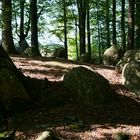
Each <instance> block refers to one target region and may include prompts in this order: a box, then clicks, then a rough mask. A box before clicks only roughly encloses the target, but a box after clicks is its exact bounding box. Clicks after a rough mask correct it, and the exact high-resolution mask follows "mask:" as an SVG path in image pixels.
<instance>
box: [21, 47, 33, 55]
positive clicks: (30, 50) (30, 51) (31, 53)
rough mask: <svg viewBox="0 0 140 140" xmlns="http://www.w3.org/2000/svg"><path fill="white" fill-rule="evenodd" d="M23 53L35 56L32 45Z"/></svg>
mask: <svg viewBox="0 0 140 140" xmlns="http://www.w3.org/2000/svg"><path fill="white" fill-rule="evenodd" d="M23 54H25V55H27V56H29V57H33V51H32V47H28V48H27V49H25V50H24V53H23Z"/></svg>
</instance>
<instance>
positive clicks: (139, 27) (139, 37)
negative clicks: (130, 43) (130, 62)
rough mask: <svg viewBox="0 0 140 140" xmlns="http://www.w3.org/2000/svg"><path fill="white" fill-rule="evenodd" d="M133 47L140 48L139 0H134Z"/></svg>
mask: <svg viewBox="0 0 140 140" xmlns="http://www.w3.org/2000/svg"><path fill="white" fill-rule="evenodd" d="M135 47H136V48H140V1H139V0H136V38H135Z"/></svg>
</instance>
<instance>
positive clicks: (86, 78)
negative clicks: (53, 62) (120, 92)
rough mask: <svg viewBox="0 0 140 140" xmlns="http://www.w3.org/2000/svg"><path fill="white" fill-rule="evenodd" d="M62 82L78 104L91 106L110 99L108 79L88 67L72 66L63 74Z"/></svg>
mask: <svg viewBox="0 0 140 140" xmlns="http://www.w3.org/2000/svg"><path fill="white" fill-rule="evenodd" d="M63 82H64V86H65V87H66V88H67V89H68V91H69V93H70V94H71V97H72V100H73V101H74V102H76V103H78V104H80V105H88V106H93V105H95V104H104V103H110V102H111V100H112V97H113V91H112V89H111V87H110V84H109V81H108V80H106V79H105V78H104V77H103V76H101V75H100V74H98V73H97V72H96V71H94V70H92V69H90V68H85V67H76V68H73V69H72V70H70V71H69V72H68V73H66V74H65V75H64V81H63Z"/></svg>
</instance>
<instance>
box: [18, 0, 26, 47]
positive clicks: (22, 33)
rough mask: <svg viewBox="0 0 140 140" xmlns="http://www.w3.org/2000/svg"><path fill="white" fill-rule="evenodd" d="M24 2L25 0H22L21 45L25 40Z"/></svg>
mask: <svg viewBox="0 0 140 140" xmlns="http://www.w3.org/2000/svg"><path fill="white" fill-rule="evenodd" d="M24 4H25V0H20V35H19V38H20V40H19V46H20V47H22V42H23V41H24V40H25V35H24Z"/></svg>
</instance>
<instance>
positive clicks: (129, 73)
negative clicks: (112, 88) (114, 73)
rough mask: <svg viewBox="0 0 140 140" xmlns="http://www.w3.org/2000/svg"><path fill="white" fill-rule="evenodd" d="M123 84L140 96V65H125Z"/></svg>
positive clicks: (134, 63)
mask: <svg viewBox="0 0 140 140" xmlns="http://www.w3.org/2000/svg"><path fill="white" fill-rule="evenodd" d="M122 84H123V85H125V86H126V87H127V88H128V89H130V90H131V91H132V92H134V93H135V94H136V95H139V96H140V63H136V62H131V63H127V64H125V66H124V67H123V71H122Z"/></svg>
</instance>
